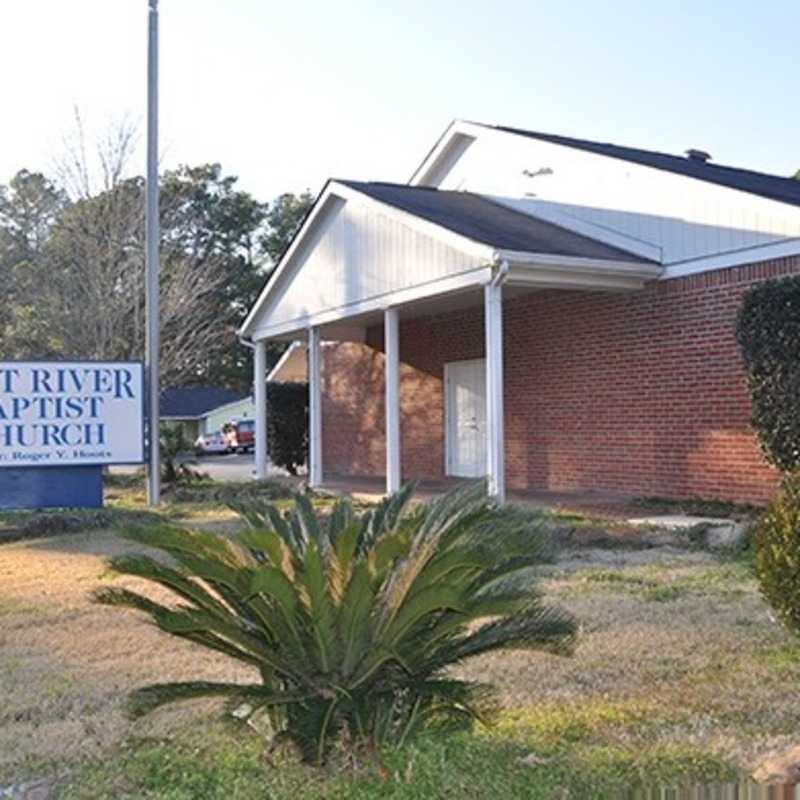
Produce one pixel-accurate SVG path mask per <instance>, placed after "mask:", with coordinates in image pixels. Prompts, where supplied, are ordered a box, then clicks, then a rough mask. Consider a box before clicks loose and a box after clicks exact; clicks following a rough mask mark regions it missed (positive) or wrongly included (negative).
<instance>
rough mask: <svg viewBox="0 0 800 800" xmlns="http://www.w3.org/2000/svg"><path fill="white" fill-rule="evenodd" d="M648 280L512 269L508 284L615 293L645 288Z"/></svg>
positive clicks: (621, 276)
mask: <svg viewBox="0 0 800 800" xmlns="http://www.w3.org/2000/svg"><path fill="white" fill-rule="evenodd" d="M646 282H647V279H646V278H641V277H638V276H636V275H619V274H613V273H605V274H604V273H600V272H596V273H589V272H584V273H579V272H569V271H565V270H562V269H553V268H548V267H546V266H542V267H535V268H531V267H524V268H520V267H516V268H514V267H512V268H511V270H510V271H509V274H508V277H507V279H506V283H507V284H508V285H509V286H527V287H531V288H537V289H580V290H582V291H596V292H614V291H629V290H636V289H642V288H644V285H645V283H646Z"/></svg>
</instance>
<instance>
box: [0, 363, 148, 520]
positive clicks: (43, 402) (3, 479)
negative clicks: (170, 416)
mask: <svg viewBox="0 0 800 800" xmlns="http://www.w3.org/2000/svg"><path fill="white" fill-rule="evenodd" d="M143 373H144V371H143V368H142V365H141V364H140V363H138V362H115V361H109V362H103V361H78V362H50V361H34V362H14V361H11V362H4V361H0V495H2V497H0V507H6V508H8V507H12V505H11V504H12V503H13V502H14V500H15V499H14V498H13V497H9V493H10V492H13V491H14V487H15V486H17V488H18V490H19V492H21V493H26V494H28V493H30V483H31V481H34V482H35V483H37V484H38V483H41V481H46V482H47V483H48V484H51V489H52V490H53V491H55V490H56V487H55V486H53V484H54V479H55V474H53V473H48V472H47V470H51V469H57V468H58V469H64V468H78V467H89V466H95V467H98V468H99V467H100V466H102V465H104V464H139V463H142V462H143V461H144V413H143V411H144V374H143ZM20 469H23V470H26V473H25V474H24V475H22V476H21V477H20V476H19V475H18V474H16V471H17V470H20ZM8 471H14V472H15V476H14V480H13V481H12V480H11V477H10V476H9V475H8V474H7V473H8ZM85 474H87V475H88V474H89V472H86V473H85ZM91 474H92V475H93V476H94V477H93V480H95V478H96V472H95V471H91ZM71 477H75V474H74V473H73V474H71ZM67 483H74V481H67ZM26 487H27V488H26ZM34 494H36V493H34ZM45 494H46V492H45ZM39 495H41V493H39ZM39 495H37V496H39ZM3 501H5V502H3ZM45 504H46V505H53V503H52V502H48V503H45ZM61 504H63V503H61ZM77 504H78V503H75V505H77ZM23 505H24V506H28V507H29V506H30V502H26V501H22V502H19V504H18V505H16V507H22V506H23Z"/></svg>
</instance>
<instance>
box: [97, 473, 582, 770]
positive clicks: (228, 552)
mask: <svg viewBox="0 0 800 800" xmlns="http://www.w3.org/2000/svg"><path fill="white" fill-rule="evenodd" d="M411 490H412V487H411V486H406V487H404V488H403V489H402V490H401V491H400V492H398V493H397V494H395V495H393V496H391V497H389V498H387V499H386V500H385V501H384V502H383V503H382V504H380V505H379V506H377V507H375V508H373V509H370V510H369V511H367V512H366V513H365V514H363V516H361V517H360V518H359V517H357V516H356V515H355V513H354V510H353V508H352V506H351V504H350V503H349V502H348V501H347V500H342V501H340V502H339V503H338V504H337V505H336V506H335V507H334V509H333V510H332V512H331V513H330V514H329V516H328V517H327V519H325V520H323V519H319V518H317V517H316V516H315V514H314V511H313V509H312V506H311V503H310V501H309V499H308V497H307V496H305V495H298V496H297V497H296V500H295V507H294V509H293V510H292V511H291V513H290V514H289V515H288V517H284V514H283V513H282V512H281V511H280V510H279V509H278V508H276V507H275V506H273V505H270V504H268V503H257V502H253V503H250V504H248V505H242V506H239V507H237V510H238V511H239V513H240V514H241V515H242V517H244V519H245V520H246V522H247V523H248V525H249V531H247V532H245V533H244V534H240V535H239V537H238V539H237V540H231V539H229V538H226V537H222V536H216V535H214V534H211V533H208V532H204V531H191V530H182V529H177V528H171V527H162V528H156V529H141V530H139V531H135V532H129V533H127V534H126V535H127V536H128V537H129V538H131V539H133V540H134V541H137V542H139V543H141V544H144V545H147V546H148V547H155V548H157V549H160V550H162V551H164V552H166V553H167V554H169V555H170V556H171V557H172V560H173V563H174V564H175V566H168V565H167V564H165V563H164V562H163V560H162V559H155V558H151V557H150V556H147V555H131V554H129V555H124V556H119V557H117V558H114V559H113V560H112V561H111V566H112V567H113V568H114V569H115V570H116V571H117V572H119V573H122V574H124V575H132V576H135V577H139V578H144V579H145V580H147V581H150V582H151V583H154V584H157V585H159V587H163V588H165V589H167V590H169V591H170V592H171V593H172V594H173V595H174V596H176V599H178V600H180V603H179V604H177V605H175V604H170V605H166V604H164V603H163V602H162V601H156V600H154V599H152V598H151V597H149V596H146V595H142V594H138V593H136V592H133V591H131V590H129V589H125V588H121V587H109V588H104V589H102V590H101V591H100V592H99V593H98V594H97V596H96V598H97V600H98V601H99V602H101V603H105V604H107V605H115V606H128V607H132V608H134V609H137V610H139V611H142V612H144V613H145V614H147V615H148V616H150V617H151V618H152V620H153V621H154V622H155V624H156V625H157V626H158V627H159V628H161V629H162V630H163V631H165V632H167V633H170V634H172V635H174V636H177V637H180V638H183V639H188V640H189V641H192V642H194V643H196V644H199V645H201V646H203V647H206V648H208V649H210V650H214V651H216V652H220V653H223V654H225V655H226V656H228V657H230V658H232V659H234V660H235V661H238V662H241V663H242V664H245V665H247V666H248V667H253V668H255V670H256V671H257V674H258V675H259V676H260V680H259V681H254V682H252V683H247V684H243V683H210V682H206V681H190V682H185V683H161V684H156V685H154V686H150V687H146V688H143V689H139V690H137V691H135V692H134V693H133V695H132V698H131V699H132V710H133V711H134V713H136V714H143V713H147V712H148V711H150V710H152V709H154V708H157V707H159V706H161V705H163V704H165V703H170V702H174V701H177V700H187V699H191V698H196V697H203V696H216V697H224V698H228V699H229V700H230V701H232V702H237V703H241V702H243V701H246V702H247V703H248V704H249V706H250V707H251V709H254V710H256V711H261V710H266V711H267V713H269V714H270V718H271V722H272V725H273V728H274V730H275V731H276V733H278V734H281V735H283V736H288V737H289V738H290V739H292V740H293V741H294V742H295V743H296V744H297V745H298V746H299V747H300V748H301V751H302V753H303V755H304V757H305V758H306V759H307V760H308V761H311V762H314V763H317V764H320V763H322V762H323V761H324V760H325V758H326V756H327V754H328V753H329V751H330V749H331V747H332V745H333V743H334V742H335V741H336V740H337V739H338V738H339V736H340V735H342V736H343V737H346V740H347V741H350V742H355V743H370V744H371V745H372V746H373V747H375V746H377V745H379V744H382V743H384V742H399V743H402V742H404V741H405V740H407V739H408V738H409V737H410V736H412V735H414V734H415V733H416V732H418V731H419V730H421V729H422V728H424V727H426V726H428V725H435V724H442V723H443V722H447V721H449V722H459V723H467V724H468V723H470V722H471V721H472V720H474V719H486V718H487V714H488V713H489V712H490V710H491V707H492V703H491V692H490V687H487V686H485V685H482V684H477V683H474V682H471V681H468V680H464V679H460V678H458V677H455V676H454V675H452V674H451V673H449V672H448V671H447V670H448V668H449V667H451V666H453V665H455V664H460V663H462V662H463V661H465V660H467V659H470V658H473V657H475V656H478V655H482V654H485V653H491V652H494V651H498V650H508V649H521V650H547V651H554V652H564V651H565V650H567V649H568V648H569V647H570V645H571V643H572V641H573V638H574V636H575V623H574V621H573V620H572V618H571V617H570V616H569V615H568V614H566V613H564V612H562V611H559V610H556V609H552V608H548V607H546V606H544V605H543V604H542V602H541V596H540V592H539V591H538V590H537V588H536V585H535V580H534V578H535V574H536V573H535V568H536V567H537V566H538V565H539V564H541V562H542V561H543V560H545V559H546V558H547V555H548V543H547V537H546V536H545V534H544V528H543V516H542V515H538V516H536V515H534V514H533V513H531V512H522V511H515V510H514V509H509V508H503V509H498V508H496V507H494V506H493V505H492V504H491V503H490V502H489V501H488V499H487V497H486V491H485V486H484V485H483V484H482V483H477V484H472V485H468V486H466V487H464V488H461V489H458V490H456V491H454V492H451V493H450V494H448V495H446V496H445V497H441V498H439V499H437V500H434V501H433V502H431V503H430V504H428V505H425V506H422V505H418V506H411V505H410V504H409V499H410V496H411Z"/></svg>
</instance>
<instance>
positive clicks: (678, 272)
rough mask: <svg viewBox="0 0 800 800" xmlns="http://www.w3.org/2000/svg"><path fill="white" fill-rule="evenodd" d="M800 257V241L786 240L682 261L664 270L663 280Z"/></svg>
mask: <svg viewBox="0 0 800 800" xmlns="http://www.w3.org/2000/svg"><path fill="white" fill-rule="evenodd" d="M790 256H800V239H797V238H795V239H784V240H783V241H781V242H773V243H771V244H760V245H755V246H753V247H745V248H742V249H741V250H732V251H730V252H728V253H718V254H716V255H713V256H703V257H702V258H696V259H692V260H691V261H681V262H678V263H677V264H670V265H669V266H667V267H665V268H664V274H663V275H662V276H661V279H662V280H669V279H670V278H682V277H684V276H686V275H699V274H700V273H703V272H713V271H714V270H718V269H727V268H728V267H742V266H746V265H747V264H757V263H758V262H760V261H771V260H773V259H775V258H788V257H790Z"/></svg>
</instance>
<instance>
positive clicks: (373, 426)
mask: <svg viewBox="0 0 800 800" xmlns="http://www.w3.org/2000/svg"><path fill="white" fill-rule="evenodd" d="M793 272H800V258H793V259H781V260H777V261H771V262H763V263H760V264H753V265H748V266H745V267H735V268H730V269H725V270H717V271H714V272H708V273H704V274H701V275H696V276H688V277H685V278H675V279H672V280H669V281H661V282H655V283H653V284H651V285H650V286H648V287H647V288H646V289H645V290H643V291H641V292H637V293H633V294H600V293H590V292H574V291H555V290H554V291H546V292H537V293H534V294H528V295H524V296H521V297H514V298H508V299H507V300H506V301H505V303H504V312H505V315H504V328H505V330H504V333H505V399H506V479H507V482H508V485H509V486H510V487H511V488H526V487H530V488H548V489H554V490H566V489H606V490H616V491H625V492H631V493H635V494H642V495H659V496H666V497H675V498H680V497H690V496H699V497H708V498H712V497H718V498H725V499H737V500H743V501H744V500H749V501H761V500H764V499H766V498H767V497H768V496H769V494H770V493H771V492H772V490H773V489H774V486H775V481H776V476H775V473H774V472H773V471H772V470H771V469H770V468H769V467H768V466H767V465H766V464H765V462H764V460H763V458H762V457H761V455H760V452H759V449H758V446H757V443H756V441H755V438H754V436H753V434H752V432H751V430H750V426H749V417H750V404H749V399H748V394H747V390H746V386H745V383H744V375H743V372H742V367H741V363H740V360H739V355H738V352H737V348H736V342H735V339H734V324H735V318H736V312H737V309H738V307H739V303H740V300H741V297H742V294H743V292H744V291H745V290H746V289H747V287H749V286H751V285H752V284H753V283H756V282H758V281H759V280H763V279H766V278H770V277H777V276H780V275H785V274H788V273H793ZM381 338H382V334H381V330H380V329H371V330H370V331H369V333H368V339H367V341H368V344H366V345H357V344H341V345H338V346H336V347H334V348H329V349H327V350H326V359H325V374H326V382H325V401H324V422H323V429H324V441H323V457H324V462H325V469H326V471H329V472H333V473H339V474H347V473H349V474H354V475H364V474H383V472H384V458H385V438H384V430H383V391H384V388H383V354H382V352H381V350H382V341H381ZM400 340H401V352H400V357H401V361H402V364H403V366H402V379H401V404H402V424H401V428H402V451H403V473H404V478H411V477H431V478H435V477H440V476H441V475H442V474H443V471H444V393H443V385H442V376H443V371H444V364H445V362H448V361H457V360H461V359H468V358H480V357H482V356H483V309H482V306H480V305H477V306H475V307H474V308H470V309H467V310H463V311H457V312H451V313H448V314H443V315H440V316H436V317H425V318H419V319H415V320H410V321H407V322H403V323H402V324H401V326H400Z"/></svg>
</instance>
